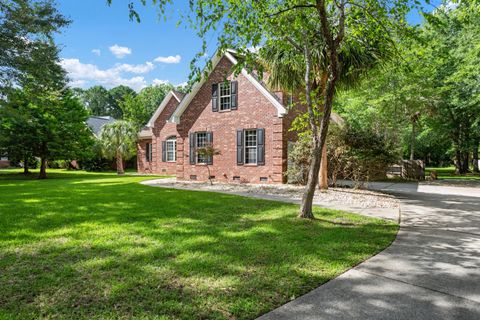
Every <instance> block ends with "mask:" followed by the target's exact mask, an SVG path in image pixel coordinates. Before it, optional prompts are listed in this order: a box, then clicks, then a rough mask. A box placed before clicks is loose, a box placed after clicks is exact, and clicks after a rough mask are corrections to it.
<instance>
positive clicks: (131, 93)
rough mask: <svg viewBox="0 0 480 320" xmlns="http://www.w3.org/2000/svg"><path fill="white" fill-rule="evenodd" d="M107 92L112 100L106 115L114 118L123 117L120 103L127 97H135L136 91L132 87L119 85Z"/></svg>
mask: <svg viewBox="0 0 480 320" xmlns="http://www.w3.org/2000/svg"><path fill="white" fill-rule="evenodd" d="M108 94H109V96H110V98H111V100H112V101H111V104H110V110H108V115H110V116H112V117H113V118H115V119H123V110H122V107H121V105H122V103H123V102H124V101H125V99H126V98H127V97H135V96H136V95H137V93H136V92H135V90H133V89H132V88H130V87H127V86H123V85H121V86H117V87H115V88H112V89H110V90H109V91H108Z"/></svg>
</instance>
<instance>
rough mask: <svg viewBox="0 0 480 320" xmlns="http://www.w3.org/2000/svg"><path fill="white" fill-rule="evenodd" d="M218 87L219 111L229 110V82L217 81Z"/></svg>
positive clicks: (230, 100) (230, 98) (230, 101)
mask: <svg viewBox="0 0 480 320" xmlns="http://www.w3.org/2000/svg"><path fill="white" fill-rule="evenodd" d="M218 89H219V91H220V111H224V110H230V109H231V107H232V96H231V92H230V89H231V88H230V82H221V83H219V84H218Z"/></svg>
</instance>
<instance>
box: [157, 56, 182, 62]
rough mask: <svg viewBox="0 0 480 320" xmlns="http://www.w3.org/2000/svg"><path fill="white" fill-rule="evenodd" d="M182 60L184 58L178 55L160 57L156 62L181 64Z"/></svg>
mask: <svg viewBox="0 0 480 320" xmlns="http://www.w3.org/2000/svg"><path fill="white" fill-rule="evenodd" d="M181 60H182V57H181V56H180V55H178V54H177V55H176V56H168V57H158V58H156V59H155V60H154V61H155V62H161V63H180V61H181Z"/></svg>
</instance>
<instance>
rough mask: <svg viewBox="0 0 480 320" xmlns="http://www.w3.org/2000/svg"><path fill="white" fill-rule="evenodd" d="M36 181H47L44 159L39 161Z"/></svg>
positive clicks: (45, 160) (45, 161)
mask: <svg viewBox="0 0 480 320" xmlns="http://www.w3.org/2000/svg"><path fill="white" fill-rule="evenodd" d="M38 179H47V159H45V158H44V157H42V158H41V159H40V173H39V175H38Z"/></svg>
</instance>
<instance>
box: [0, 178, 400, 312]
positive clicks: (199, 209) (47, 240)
mask: <svg viewBox="0 0 480 320" xmlns="http://www.w3.org/2000/svg"><path fill="white" fill-rule="evenodd" d="M145 179H148V177H139V176H123V177H117V176H116V175H114V174H111V173H108V174H92V173H84V172H66V171H65V172H62V171H56V172H55V173H50V179H48V180H35V179H33V178H32V177H27V178H24V177H23V176H22V175H19V174H18V173H17V172H15V171H5V173H3V174H2V171H0V318H1V319H132V318H134V319H253V318H255V317H257V316H259V315H261V314H263V313H266V312H268V311H269V310H272V309H273V308H275V307H278V306H280V305H282V304H283V303H285V302H287V301H289V300H291V299H294V298H295V297H298V296H300V295H302V294H304V293H306V292H308V291H310V290H312V289H314V288H315V287H317V286H319V285H320V284H322V283H324V282H326V281H328V280H330V279H332V278H333V277H335V276H337V275H339V274H340V273H342V272H344V271H346V270H347V269H349V268H351V267H352V266H354V265H356V264H358V263H359V262H361V261H363V260H365V259H367V258H368V257H370V256H372V255H374V254H375V253H377V252H379V251H381V250H382V249H383V248H385V247H386V246H388V245H389V244H390V243H391V242H392V241H393V239H394V238H395V235H396V233H397V230H398V226H397V225H396V224H394V223H392V222H386V221H382V220H376V219H369V218H365V217H361V216H357V215H353V214H347V213H344V212H340V211H332V210H321V209H316V210H315V214H316V216H317V217H318V218H319V220H317V221H304V220H300V219H297V218H296V215H297V210H298V206H296V205H290V204H285V203H279V202H273V201H264V200H258V199H250V198H244V197H238V196H230V195H223V194H217V193H207V192H192V191H180V190H171V189H163V188H153V187H148V186H144V185H140V184H139V182H140V181H141V180H145Z"/></svg>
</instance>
